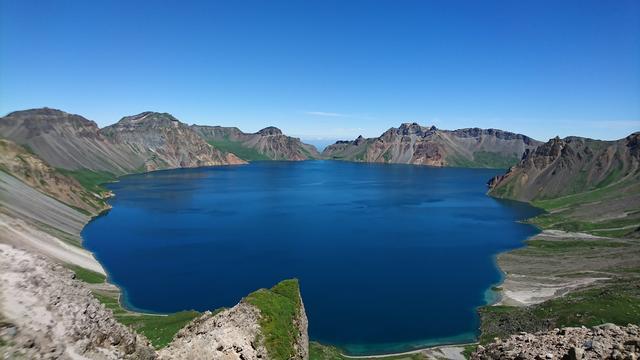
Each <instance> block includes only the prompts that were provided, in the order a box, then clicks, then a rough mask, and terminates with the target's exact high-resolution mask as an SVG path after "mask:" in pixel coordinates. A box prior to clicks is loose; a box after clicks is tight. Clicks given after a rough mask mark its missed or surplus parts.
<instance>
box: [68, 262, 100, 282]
mask: <svg viewBox="0 0 640 360" xmlns="http://www.w3.org/2000/svg"><path fill="white" fill-rule="evenodd" d="M65 267H67V268H68V269H70V270H72V271H73V272H74V273H75V274H76V279H78V280H81V281H84V282H86V283H88V284H102V283H104V282H105V281H106V280H107V277H106V276H104V275H102V274H100V273H97V272H95V271H91V270H88V269H85V268H83V267H80V266H77V265H73V264H65Z"/></svg>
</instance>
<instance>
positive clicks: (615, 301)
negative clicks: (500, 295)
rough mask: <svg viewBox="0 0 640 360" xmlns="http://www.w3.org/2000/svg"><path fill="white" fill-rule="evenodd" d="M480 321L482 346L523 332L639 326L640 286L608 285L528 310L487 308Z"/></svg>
mask: <svg viewBox="0 0 640 360" xmlns="http://www.w3.org/2000/svg"><path fill="white" fill-rule="evenodd" d="M480 317H481V324H482V325H481V333H482V335H481V337H480V343H487V342H491V341H492V340H493V338H494V337H499V338H503V337H507V336H510V335H512V334H515V333H518V332H520V331H526V332H536V331H543V330H548V329H553V328H560V327H566V326H581V325H584V326H595V325H600V324H603V323H615V324H619V325H626V324H628V323H633V324H640V283H638V282H635V283H629V282H613V283H607V284H604V285H602V286H598V287H595V288H589V289H585V290H580V291H575V292H572V293H569V294H567V295H565V296H563V297H560V298H557V299H553V300H549V301H545V302H543V303H541V304H537V305H531V306H529V307H511V306H486V307H483V308H481V309H480Z"/></svg>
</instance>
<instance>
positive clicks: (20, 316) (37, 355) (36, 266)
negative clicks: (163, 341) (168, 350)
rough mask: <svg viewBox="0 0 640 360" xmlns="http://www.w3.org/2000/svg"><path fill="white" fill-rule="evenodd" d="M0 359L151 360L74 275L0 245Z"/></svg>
mask: <svg viewBox="0 0 640 360" xmlns="http://www.w3.org/2000/svg"><path fill="white" fill-rule="evenodd" d="M0 290H1V291H0V294H1V297H0V309H1V313H0V318H2V321H0V339H2V342H3V343H4V344H5V345H6V346H3V347H2V349H1V350H0V351H1V352H2V358H14V357H16V358H25V359H154V358H155V357H156V356H155V352H154V350H153V348H151V346H150V344H149V342H148V341H147V340H146V339H145V338H143V337H142V336H139V335H136V334H134V333H132V332H131V331H130V330H129V329H127V328H126V327H125V326H124V325H122V324H120V323H119V322H117V321H116V320H115V319H114V317H113V314H112V312H111V311H110V310H108V309H106V308H105V307H104V306H103V305H102V304H101V303H100V302H99V301H98V300H96V299H95V298H94V297H93V296H92V295H91V292H90V290H89V289H88V288H87V286H86V285H85V284H84V283H82V282H80V281H77V280H75V279H74V274H73V272H72V271H70V270H68V269H66V268H64V267H62V266H60V265H57V264H54V263H52V262H50V261H49V260H46V259H45V258H43V257H39V256H35V255H32V254H30V253H27V252H25V251H22V250H18V249H15V248H13V247H11V246H9V245H5V244H0Z"/></svg>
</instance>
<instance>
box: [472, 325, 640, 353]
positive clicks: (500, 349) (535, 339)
mask: <svg viewBox="0 0 640 360" xmlns="http://www.w3.org/2000/svg"><path fill="white" fill-rule="evenodd" d="M639 356H640V328H639V327H638V326H637V325H632V324H630V325H628V326H616V325H613V324H604V325H600V326H596V327H594V328H591V329H587V328H586V327H579V328H575V327H574V328H571V327H567V328H563V329H555V330H552V331H547V332H539V333H535V334H528V333H525V332H522V333H520V334H518V335H512V336H511V337H509V338H507V339H504V340H500V339H496V340H495V341H494V342H493V343H490V344H488V345H486V346H478V349H477V350H476V351H475V352H474V353H473V354H472V355H471V359H477V360H485V359H486V360H488V359H541V360H542V359H566V360H581V359H621V360H622V359H638V357H639Z"/></svg>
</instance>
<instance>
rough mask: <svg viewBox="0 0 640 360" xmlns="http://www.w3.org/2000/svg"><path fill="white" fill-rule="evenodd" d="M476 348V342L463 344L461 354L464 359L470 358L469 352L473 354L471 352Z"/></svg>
mask: <svg viewBox="0 0 640 360" xmlns="http://www.w3.org/2000/svg"><path fill="white" fill-rule="evenodd" d="M477 348H478V345H477V344H473V345H465V346H464V350H463V351H462V356H464V358H465V359H471V354H473V352H474V351H476V349H477Z"/></svg>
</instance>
